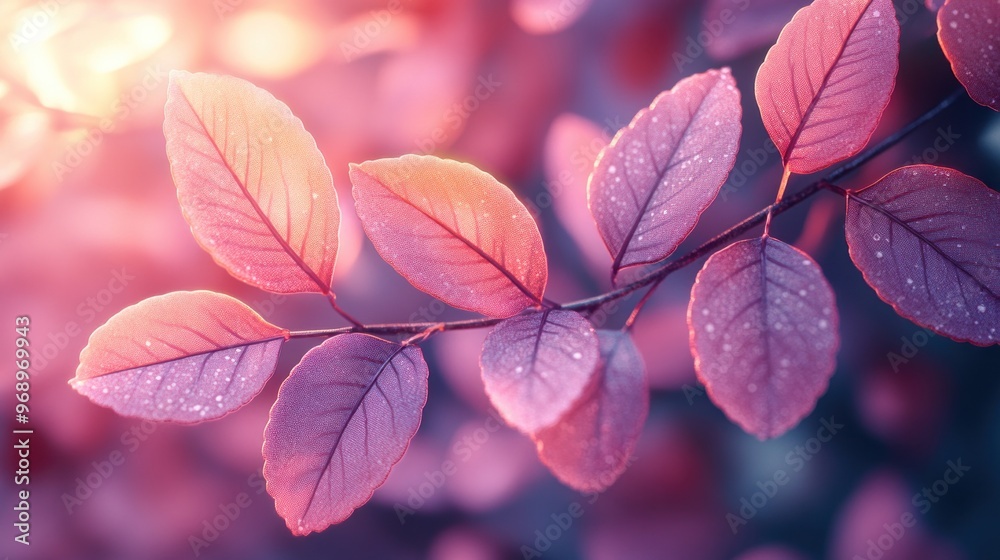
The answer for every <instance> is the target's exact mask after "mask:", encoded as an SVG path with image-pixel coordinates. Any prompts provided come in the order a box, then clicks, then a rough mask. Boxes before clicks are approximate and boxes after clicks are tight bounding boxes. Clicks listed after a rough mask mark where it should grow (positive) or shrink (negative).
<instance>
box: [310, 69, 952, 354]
mask: <svg viewBox="0 0 1000 560" xmlns="http://www.w3.org/2000/svg"><path fill="white" fill-rule="evenodd" d="M963 95H964V90H963V89H962V88H958V89H956V90H955V91H954V92H953V93H951V94H950V95H948V97H946V98H945V99H944V100H943V101H941V102H940V103H938V104H937V105H935V106H934V107H933V108H931V109H930V110H928V111H927V112H926V113H924V114H923V115H921V116H919V117H917V118H916V119H914V120H913V121H911V122H910V123H909V124H907V125H906V126H904V127H903V128H901V129H899V130H897V131H896V132H894V133H893V134H891V135H889V136H888V137H886V138H885V139H884V140H882V141H881V142H879V143H878V144H876V145H874V146H872V147H871V148H868V149H867V150H865V151H864V152H862V153H861V154H859V155H858V156H856V157H855V158H853V159H851V160H850V161H848V162H847V163H845V164H844V165H841V166H840V167H838V168H837V169H835V170H833V171H832V172H831V173H830V174H829V175H827V176H826V177H824V178H822V179H819V180H817V181H814V182H813V183H811V184H810V185H809V186H807V187H806V188H804V189H802V190H800V191H798V192H796V193H793V194H790V195H788V196H786V197H784V198H782V199H780V200H778V201H777V202H775V203H774V204H772V205H770V206H768V207H766V208H762V209H760V210H758V211H757V212H756V213H754V214H753V215H752V216H750V217H748V218H746V219H744V220H743V221H742V222H740V223H738V224H736V225H734V226H733V227H731V228H729V229H727V230H726V231H724V232H722V233H720V234H719V235H716V236H715V237H713V238H712V239H709V240H708V241H706V242H704V243H702V244H701V245H699V246H698V247H696V248H694V249H692V250H691V251H689V252H688V253H686V254H684V255H682V256H680V257H678V258H676V259H674V260H671V261H667V262H665V263H664V264H662V265H660V266H659V267H657V268H654V269H652V270H650V271H649V272H647V273H646V274H644V275H642V276H640V277H639V278H637V279H636V280H634V281H632V282H630V283H629V284H626V285H625V286H622V287H620V288H617V289H615V290H611V291H610V292H605V293H603V294H600V295H597V296H594V297H590V298H586V299H581V300H578V301H574V302H572V303H567V304H564V305H561V306H560V307H561V308H562V309H570V310H573V311H580V312H584V313H587V312H591V311H594V310H596V309H598V308H600V307H601V306H602V305H604V304H606V303H608V302H610V301H614V300H617V299H621V298H623V297H626V296H628V295H630V294H632V293H633V292H635V291H636V290H639V289H640V288H643V287H645V286H649V285H652V284H655V286H653V287H652V288H651V289H650V291H649V293H648V294H646V296H645V297H643V301H641V302H640V304H639V305H637V306H636V308H637V309H638V308H641V304H642V303H644V302H645V300H646V299H648V298H649V297H650V294H652V293H653V291H655V289H656V286H659V284H660V283H661V282H663V280H664V279H665V278H666V277H667V276H669V275H671V274H672V273H674V272H676V271H678V270H680V269H682V268H684V267H686V266H688V265H690V264H692V263H694V262H695V261H697V260H699V259H701V258H702V257H704V256H707V255H708V254H710V253H713V252H715V250H716V249H719V248H720V247H722V245H724V244H726V243H728V242H730V241H732V240H733V239H735V238H737V237H739V236H740V235H743V234H744V233H746V232H747V231H748V230H750V229H751V228H753V227H755V226H757V225H758V224H760V223H761V222H763V221H765V220H766V219H767V217H768V215H769V214H771V215H774V216H777V215H778V214H782V213H784V212H786V211H788V210H789V209H791V208H793V207H795V206H797V205H798V204H800V203H802V202H803V201H804V200H806V199H808V198H810V197H811V196H813V195H814V194H816V193H817V192H819V191H821V190H829V191H831V192H836V193H837V194H840V195H842V196H843V195H846V194H847V191H845V190H844V189H842V188H841V187H839V186H837V185H836V184H834V181H836V180H838V179H840V178H841V177H844V176H845V175H847V174H848V173H850V172H852V171H854V170H855V169H857V168H858V167H860V166H862V165H864V164H865V163H867V162H869V161H871V160H872V159H874V158H875V157H877V156H879V155H880V154H882V153H883V152H885V151H886V150H888V149H889V148H891V147H892V146H894V145H896V144H898V143H899V142H900V141H901V140H902V139H903V138H905V137H906V136H908V135H909V134H910V133H912V132H913V131H914V130H916V129H917V128H919V127H920V126H921V125H923V124H924V123H926V122H927V121H929V120H931V119H933V118H934V117H935V116H937V115H938V114H939V113H941V112H942V111H944V110H945V109H946V108H948V107H949V106H950V105H951V104H952V103H954V102H955V101H956V100H957V99H959V98H961V97H962V96H963ZM330 302H331V303H332V304H333V306H334V309H335V310H337V312H338V313H340V314H341V315H342V316H343V317H344V318H345V319H347V320H348V321H350V322H351V323H352V324H353V326H351V327H340V328H335V329H320V330H312V331H295V332H292V333H290V336H291V337H292V338H310V337H330V336H336V335H338V334H345V333H350V332H362V333H368V334H381V335H398V334H416V333H426V335H427V336H430V335H431V334H433V333H436V332H441V331H454V330H461V329H478V328H483V327H489V326H492V325H495V324H497V323H499V322H500V321H502V320H503V319H495V318H481V319H465V320H462V321H450V322H444V323H442V322H433V323H432V322H426V323H388V324H381V325H363V324H362V323H360V322H359V321H357V320H355V319H353V318H352V317H351V316H350V315H347V314H346V313H345V312H344V311H343V310H341V309H340V308H339V307H338V306H337V304H336V301H335V299H334V298H333V297H332V294H331V296H330ZM637 314H638V312H637V311H633V316H634V315H637ZM634 320H635V319H634V318H632V317H630V321H634ZM627 324H628V325H629V326H631V323H627ZM418 338H420V337H418ZM423 338H426V337H423ZM423 338H421V340H422V339H423Z"/></svg>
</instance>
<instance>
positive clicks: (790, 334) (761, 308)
mask: <svg viewBox="0 0 1000 560" xmlns="http://www.w3.org/2000/svg"><path fill="white" fill-rule="evenodd" d="M837 328H838V318H837V307H836V302H835V301H834V295H833V290H832V289H831V288H830V285H829V284H828V283H827V281H826V278H824V277H823V272H822V271H821V270H820V268H819V265H817V264H816V263H815V262H814V261H813V260H812V259H811V258H810V257H809V255H806V254H805V253H803V252H802V251H799V250H798V249H796V248H794V247H792V246H791V245H788V244H786V243H783V242H781V241H778V240H777V239H774V238H772V237H763V238H757V239H749V240H745V241H739V242H736V243H734V244H732V245H730V246H728V247H726V248H725V249H723V250H721V251H719V252H718V253H715V254H714V255H712V256H711V257H710V258H709V259H708V261H706V262H705V266H704V268H702V269H701V271H700V272H699V273H698V277H697V278H696V279H695V283H694V288H693V289H692V290H691V302H690V304H689V306H688V329H689V331H690V335H691V351H692V353H693V354H694V363H695V369H696V370H697V373H698V379H699V380H700V381H701V382H702V383H703V384H704V385H705V388H706V389H707V391H708V395H709V397H711V399H712V401H713V402H715V404H716V405H718V406H719V408H721V409H722V411H723V412H725V413H726V415H727V416H729V418H730V419H732V420H733V421H734V422H736V423H737V424H739V425H740V427H742V428H743V429H744V430H746V431H747V432H749V433H751V434H754V435H756V436H757V437H758V438H760V439H762V440H763V439H768V438H773V437H777V436H779V435H781V434H783V433H785V432H786V431H788V430H789V429H790V428H791V427H792V426H794V425H796V424H797V423H798V422H799V421H800V420H801V419H802V418H803V417H805V416H806V415H807V414H809V412H810V411H812V409H813V407H814V406H815V405H816V400H817V399H819V396H820V395H821V394H823V392H824V391H825V390H826V386H827V383H828V381H829V379H830V376H831V375H832V374H833V370H834V366H835V365H836V363H835V355H836V352H837V346H838V344H839V338H838V335H837Z"/></svg>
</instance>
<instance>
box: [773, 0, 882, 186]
mask: <svg viewBox="0 0 1000 560" xmlns="http://www.w3.org/2000/svg"><path fill="white" fill-rule="evenodd" d="M895 14H896V12H895V9H894V7H893V4H892V2H891V1H890V0H815V1H814V2H813V3H812V4H810V5H809V6H806V7H805V8H802V9H801V10H799V11H798V12H797V13H796V14H795V17H793V18H792V21H791V22H789V23H788V25H786V26H785V28H784V29H783V30H782V31H781V35H779V36H778V42H777V43H775V45H774V46H773V47H771V50H770V51H768V53H767V57H766V58H765V59H764V62H763V64H761V66H760V70H759V71H758V72H757V82H756V86H755V92H756V97H757V104H758V105H759V106H760V114H761V118H762V119H763V120H764V126H765V128H767V132H768V134H770V135H771V140H773V141H774V145H775V146H777V147H778V152H779V153H780V154H781V157H782V161H783V162H784V164H785V168H786V169H787V170H789V171H790V172H793V173H812V172H814V171H819V170H820V169H823V168H825V167H827V166H829V165H831V164H834V163H836V162H838V161H841V160H843V159H846V158H848V157H851V156H853V155H854V154H856V153H858V152H859V151H861V149H862V148H864V146H865V144H867V143H868V140H869V138H871V135H872V133H873V132H874V131H875V127H876V125H878V121H879V118H880V117H881V116H882V111H883V110H884V109H885V107H886V105H887V104H888V103H889V95H890V94H891V93H892V88H893V85H894V83H895V81H896V70H897V69H898V67H899V61H898V60H897V58H898V54H899V24H898V23H897V22H896V15H895Z"/></svg>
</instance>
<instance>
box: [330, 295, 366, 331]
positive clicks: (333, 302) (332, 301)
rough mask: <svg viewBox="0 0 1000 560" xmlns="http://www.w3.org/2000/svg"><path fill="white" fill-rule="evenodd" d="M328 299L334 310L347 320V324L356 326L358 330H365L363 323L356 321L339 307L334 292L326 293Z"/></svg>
mask: <svg viewBox="0 0 1000 560" xmlns="http://www.w3.org/2000/svg"><path fill="white" fill-rule="evenodd" d="M326 299H328V300H330V305H332V306H333V310H334V311H336V312H337V313H338V314H339V315H340V316H341V317H343V318H344V319H347V322H348V323H350V324H352V325H354V327H355V328H357V329H362V330H363V329H364V328H365V325H364V323H362V322H361V321H359V320H357V319H355V318H354V317H353V316H352V315H351V314H350V313H348V312H346V311H344V310H343V309H342V308H341V307H340V306H339V305H337V296H335V295H333V292H327V293H326Z"/></svg>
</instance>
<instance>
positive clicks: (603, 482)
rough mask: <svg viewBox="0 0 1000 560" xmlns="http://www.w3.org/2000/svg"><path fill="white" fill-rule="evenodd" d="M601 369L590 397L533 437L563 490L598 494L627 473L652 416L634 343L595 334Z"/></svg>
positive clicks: (609, 334)
mask: <svg viewBox="0 0 1000 560" xmlns="http://www.w3.org/2000/svg"><path fill="white" fill-rule="evenodd" d="M597 338H598V340H599V341H600V352H601V363H600V365H599V366H598V368H597V372H596V373H595V378H596V379H595V380H594V383H593V385H592V386H591V388H590V390H589V391H588V392H587V394H586V395H585V396H584V397H583V398H581V399H580V402H578V403H577V404H576V405H574V406H573V409H572V410H570V411H569V412H568V413H567V414H566V415H565V416H563V418H562V419H561V420H559V422H557V423H556V424H555V425H554V426H552V427H550V428H546V429H544V430H541V431H539V432H538V433H537V434H535V436H534V439H535V444H536V445H537V446H538V456H539V457H540V458H541V459H542V462H543V463H545V464H546V465H547V466H548V467H549V469H550V470H552V473H553V474H555V475H556V477H557V478H558V479H559V480H561V481H562V482H564V483H565V484H567V485H569V486H571V487H573V488H575V489H577V490H579V491H581V492H600V491H602V490H604V489H605V488H607V487H608V486H611V484H613V483H614V481H615V480H617V479H618V477H619V476H620V475H621V474H622V473H623V472H624V471H625V468H626V467H627V466H628V464H629V458H630V457H631V455H632V451H633V450H634V449H635V444H636V442H637V441H638V440H639V435H640V434H641V433H642V425H643V424H644V423H645V421H646V415H647V413H648V412H649V386H648V382H647V381H646V366H645V364H643V363H642V356H640V355H639V351H638V350H637V349H636V347H635V344H634V343H633V342H632V338H631V337H630V336H629V335H628V334H627V333H623V332H621V331H597Z"/></svg>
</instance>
